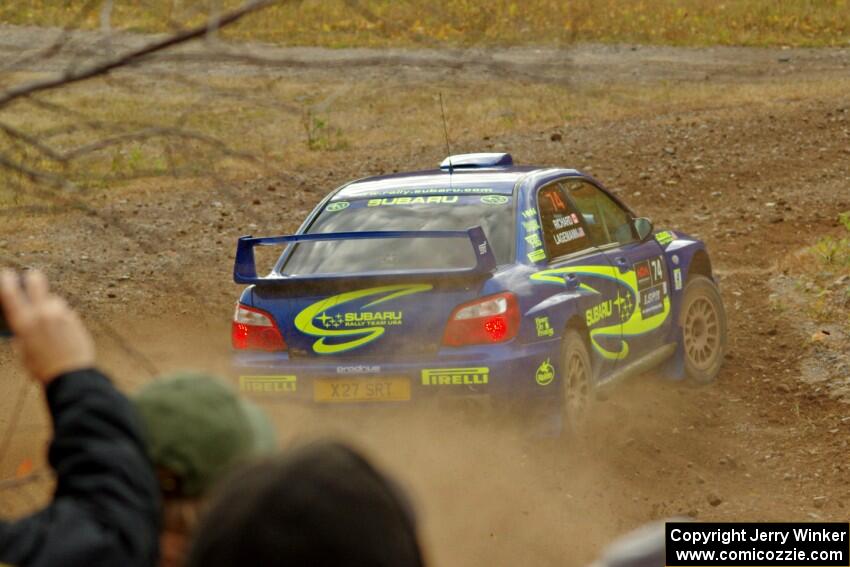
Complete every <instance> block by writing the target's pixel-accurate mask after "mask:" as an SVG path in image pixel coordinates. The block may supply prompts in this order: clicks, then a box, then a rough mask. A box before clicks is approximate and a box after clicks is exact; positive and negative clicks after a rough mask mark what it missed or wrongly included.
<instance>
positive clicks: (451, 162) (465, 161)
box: [440, 153, 514, 169]
mask: <svg viewBox="0 0 850 567" xmlns="http://www.w3.org/2000/svg"><path fill="white" fill-rule="evenodd" d="M513 164H514V159H513V158H512V157H511V154H505V153H485V154H459V155H456V156H449V157H447V158H446V159H444V160H443V163H441V164H440V169H478V168H486V167H510V166H512V165H513Z"/></svg>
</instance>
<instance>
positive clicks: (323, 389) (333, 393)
mask: <svg viewBox="0 0 850 567" xmlns="http://www.w3.org/2000/svg"><path fill="white" fill-rule="evenodd" d="M313 399H314V400H315V401H317V402H325V403H335V402H403V401H407V400H409V399H410V380H409V379H407V378H357V379H318V380H315V381H313Z"/></svg>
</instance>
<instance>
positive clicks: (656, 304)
mask: <svg viewBox="0 0 850 567" xmlns="http://www.w3.org/2000/svg"><path fill="white" fill-rule="evenodd" d="M568 274H575V275H577V276H589V277H593V278H600V279H605V280H609V281H613V282H616V283H617V284H618V289H617V298H616V299H607V300H604V301H600V302H599V303H598V304H596V305H594V306H593V307H591V308H590V309H588V310H587V311H586V312H585V318H586V323H587V328H588V329H590V342H591V343H592V344H593V348H594V349H596V351H597V352H599V354H600V355H602V356H603V357H605V358H607V359H609V360H621V359H623V358H626V357H627V356H628V355H629V343H628V341H626V340H625V338H626V337H629V336H637V335H642V334H645V333H649V332H651V331H654V330H655V329H657V328H658V327H660V326H661V325H663V324H664V321H666V320H667V316H668V315H669V314H670V296H669V293H668V290H667V283H666V281H665V278H664V262H663V260H662V258H661V256H657V257H654V258H649V259H648V260H644V261H641V262H637V263H636V264H635V269H634V270H629V271H628V272H625V273H618V270H616V269H614V268H612V267H610V266H570V267H565V268H553V269H550V270H542V271H540V272H537V273H535V274H532V275H531V279H532V280H535V281H539V282H549V283H558V284H562V285H566V279H565V276H566V275H568ZM579 290H581V291H584V292H586V293H590V294H596V295H602V294H601V293H600V292H599V291H598V290H596V289H594V288H593V287H592V286H590V285H588V284H586V283H581V284H579ZM621 290H622V291H624V292H625V293H620V292H621ZM615 308H616V314H617V315H619V317H618V320H617V321H615V322H614V323H613V324H610V325H605V326H602V327H596V328H594V326H595V325H597V324H599V323H602V322H604V321H606V320H608V319H609V318H610V317H612V316H614V315H615ZM604 337H615V338H619V339H620V349H619V351H612V350H609V349H606V348H605V347H603V346H602V345H601V344H600V343H599V341H598V340H597V339H600V338H604Z"/></svg>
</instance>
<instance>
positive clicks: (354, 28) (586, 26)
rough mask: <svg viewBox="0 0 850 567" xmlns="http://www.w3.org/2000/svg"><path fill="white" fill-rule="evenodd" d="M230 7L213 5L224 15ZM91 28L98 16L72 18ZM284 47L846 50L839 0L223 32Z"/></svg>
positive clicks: (247, 26) (375, 17) (34, 1)
mask: <svg viewBox="0 0 850 567" xmlns="http://www.w3.org/2000/svg"><path fill="white" fill-rule="evenodd" d="M86 3H87V2H86V1H85V0H64V1H58V0H9V1H8V2H4V3H3V5H2V6H0V21H5V22H9V23H14V24H27V25H51V26H63V25H66V24H68V23H69V22H71V21H74V20H75V19H76V18H77V16H78V14H79V12H80V10H81V9H82V7H83V6H84V5H85V4H86ZM239 3H240V0H222V1H221V5H222V6H223V7H232V6H235V5H237V4H239ZM210 4H217V2H210V1H208V0H134V1H119V2H116V3H115V7H114V10H113V13H112V24H113V25H114V26H116V27H119V28H122V29H127V30H134V31H167V30H168V29H169V28H170V27H171V26H172V25H174V24H176V23H179V24H186V23H197V22H199V21H202V20H203V19H204V18H205V17H206V15H207V10H208V8H209V6H210ZM81 23H82V25H83V26H84V27H89V28H92V27H97V26H98V25H100V14H99V12H98V11H97V10H94V11H92V12H91V13H89V14H88V15H86V16H84V17H83V18H82V22H81ZM227 33H228V35H231V36H235V37H238V38H241V39H252V40H264V41H270V42H275V43H280V44H285V45H322V46H329V47H344V46H381V47H386V46H422V45H425V46H430V45H438V44H450V45H518V44H547V45H563V44H569V43H572V42H576V41H594V42H618V43H649V44H671V45H710V44H711V45H713V44H719V45H753V46H756V45H759V46H760V45H793V46H835V45H848V44H850V4H848V0H782V1H777V0H678V1H676V0H527V1H524V2H522V1H516V0H429V1H427V2H426V1H423V0H304V1H301V2H286V1H285V0H283V1H282V5H280V6H275V7H272V8H269V9H268V10H267V11H266V12H265V13H264V14H263V15H261V16H254V17H251V18H249V19H247V20H246V21H245V22H244V23H240V24H239V25H238V26H236V27H235V28H233V29H232V30H231V31H228V32H227Z"/></svg>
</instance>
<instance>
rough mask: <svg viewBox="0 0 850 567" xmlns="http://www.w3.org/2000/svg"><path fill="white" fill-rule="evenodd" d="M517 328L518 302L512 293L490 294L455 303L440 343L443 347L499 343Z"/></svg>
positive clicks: (506, 339)
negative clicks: (459, 303) (466, 301)
mask: <svg viewBox="0 0 850 567" xmlns="http://www.w3.org/2000/svg"><path fill="white" fill-rule="evenodd" d="M518 330H519V305H518V303H517V299H516V296H515V295H514V294H512V293H500V294H498V295H490V296H488V297H483V298H481V299H476V300H475V301H470V302H468V303H463V304H461V305H458V306H457V307H456V308H455V310H454V311H452V314H451V317H449V322H448V323H447V324H446V332H445V333H444V334H443V344H444V345H447V346H464V345H479V344H490V343H501V342H504V341H509V340H511V339H512V338H514V337H515V336H516V334H517V331H518Z"/></svg>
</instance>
